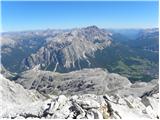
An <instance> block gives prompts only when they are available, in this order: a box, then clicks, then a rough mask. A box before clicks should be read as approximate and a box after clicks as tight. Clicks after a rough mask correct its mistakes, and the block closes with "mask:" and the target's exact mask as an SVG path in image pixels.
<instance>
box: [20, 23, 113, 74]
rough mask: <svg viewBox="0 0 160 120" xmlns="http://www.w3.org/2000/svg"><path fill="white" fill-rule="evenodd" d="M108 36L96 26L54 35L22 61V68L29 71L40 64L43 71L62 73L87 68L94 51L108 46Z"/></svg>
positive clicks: (109, 40)
mask: <svg viewBox="0 0 160 120" xmlns="http://www.w3.org/2000/svg"><path fill="white" fill-rule="evenodd" d="M110 36H111V34H110V33H107V32H104V31H103V30H101V29H99V28H97V27H96V26H91V27H86V28H82V29H73V30H71V31H69V32H68V31H67V32H63V33H59V34H56V36H54V37H51V38H50V39H49V40H48V41H47V43H46V45H45V46H43V47H41V48H40V49H39V50H38V51H37V52H36V53H35V54H32V55H31V56H29V57H28V58H26V59H24V60H23V62H22V68H25V69H30V68H33V67H34V66H36V65H38V64H41V67H42V68H43V69H49V70H52V71H61V72H62V71H67V70H68V71H70V70H71V69H74V70H78V69H81V68H82V67H89V66H90V65H91V64H92V63H91V62H90V61H89V60H88V57H94V52H95V51H97V50H100V49H104V48H106V47H107V46H109V45H110V44H111V40H112V39H111V37H110ZM82 61H83V63H82ZM84 64H85V65H84Z"/></svg>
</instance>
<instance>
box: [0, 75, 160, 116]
mask: <svg viewBox="0 0 160 120" xmlns="http://www.w3.org/2000/svg"><path fill="white" fill-rule="evenodd" d="M0 79H1V81H0V82H1V86H0V94H1V96H0V100H1V101H0V118H43V119H44V118H46V119H121V118H122V119H130V118H134V119H136V118H153V119H156V118H157V119H158V118H159V114H158V104H159V95H158V94H159V87H158V86H155V87H154V88H153V89H152V90H151V91H148V92H146V93H145V94H144V95H143V96H141V97H135V96H132V95H128V96H123V97H122V96H119V95H118V94H114V95H110V96H109V95H107V94H105V95H95V94H82V95H73V96H65V95H59V96H54V95H42V94H40V93H39V92H37V91H35V90H34V91H33V90H27V89H24V88H23V87H22V86H21V85H20V84H16V83H15V82H13V81H10V80H8V79H6V78H4V77H3V76H1V75H0Z"/></svg>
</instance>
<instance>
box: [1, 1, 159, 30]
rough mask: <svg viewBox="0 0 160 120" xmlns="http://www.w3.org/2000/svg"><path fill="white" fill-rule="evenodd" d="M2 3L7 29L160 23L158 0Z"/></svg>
mask: <svg viewBox="0 0 160 120" xmlns="http://www.w3.org/2000/svg"><path fill="white" fill-rule="evenodd" d="M1 5H2V30H3V31H20V30H32V29H47V28H52V29H67V28H75V27H85V26H89V25H97V26H98V27H101V28H149V27H157V26H158V2H157V1H141V2H139V1H137V2H136V1H134V2H131V1H125V2H118V1H117V2H115V1H114V2H113V1H110V2H109V1H106V2H104V1H103V2H86V1H85V2H73V1H72V2H65V1H60V2H53V1H48V2H47V1H46V2H45V1H35V2H33V1H27V2H24V1H23V2H22V1H21V2H20V1H19V2H18V1H14V2H11V1H5V2H4V1H3V2H2V4H1Z"/></svg>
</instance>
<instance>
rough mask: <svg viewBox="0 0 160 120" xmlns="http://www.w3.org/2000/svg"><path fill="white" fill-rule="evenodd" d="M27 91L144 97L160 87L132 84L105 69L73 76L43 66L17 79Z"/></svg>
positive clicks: (151, 83)
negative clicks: (44, 69)
mask: <svg viewBox="0 0 160 120" xmlns="http://www.w3.org/2000/svg"><path fill="white" fill-rule="evenodd" d="M16 82H17V83H19V84H21V85H22V86H24V87H25V88H27V89H36V90H38V91H39V92H41V93H44V94H56V95H60V94H64V95H75V94H97V95H101V94H105V93H107V94H110V95H112V94H115V93H117V94H119V95H121V96H125V95H131V94H132V95H133V96H138V97H140V96H142V95H143V94H144V93H145V92H147V91H149V90H152V88H153V87H155V86H156V85H158V81H157V80H152V81H151V82H148V83H146V82H136V83H134V84H132V83H131V82H130V81H129V80H128V79H127V78H126V77H123V76H120V75H118V74H115V73H109V72H108V71H107V70H103V69H101V68H95V69H83V70H79V71H74V72H69V73H57V72H51V71H43V70H39V67H38V66H37V67H35V68H34V69H31V70H28V71H25V72H23V73H22V74H21V75H19V77H18V79H17V80H16Z"/></svg>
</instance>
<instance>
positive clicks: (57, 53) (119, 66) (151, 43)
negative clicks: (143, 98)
mask: <svg viewBox="0 0 160 120" xmlns="http://www.w3.org/2000/svg"><path fill="white" fill-rule="evenodd" d="M158 41H159V40H158V29H157V28H156V29H138V30H132V29H131V30H126V31H125V30H121V31H120V30H106V29H100V28H98V27H96V26H89V27H86V28H79V29H78V28H77V29H71V30H50V29H48V30H37V31H26V32H25V31H24V32H13V33H3V34H2V42H1V48H2V49H1V53H2V54H1V58H2V64H3V66H4V67H5V68H6V69H7V70H9V71H11V72H17V73H21V72H23V71H25V70H29V69H32V68H34V67H35V66H37V65H38V66H40V69H42V70H50V71H54V72H55V71H56V72H61V73H64V72H70V71H74V70H81V69H83V68H97V67H98V68H104V69H107V70H108V71H109V72H115V73H119V74H121V75H123V76H126V77H128V78H129V80H131V81H132V82H133V81H136V80H141V81H150V80H152V79H154V78H158V52H159V50H158V48H159V43H158Z"/></svg>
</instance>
